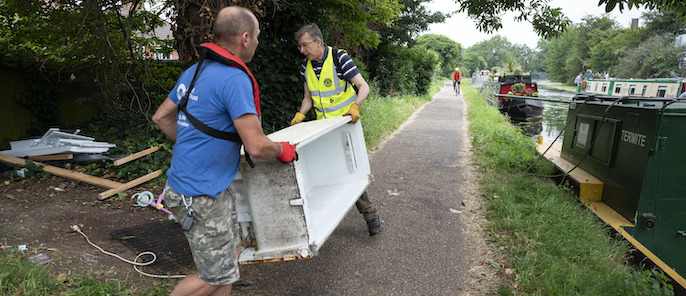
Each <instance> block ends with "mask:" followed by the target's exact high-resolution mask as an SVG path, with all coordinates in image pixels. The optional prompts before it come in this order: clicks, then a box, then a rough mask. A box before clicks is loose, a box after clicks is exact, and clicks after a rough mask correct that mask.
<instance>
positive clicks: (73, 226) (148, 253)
mask: <svg viewBox="0 0 686 296" xmlns="http://www.w3.org/2000/svg"><path fill="white" fill-rule="evenodd" d="M71 229H72V230H74V231H75V232H78V233H79V234H81V235H83V237H85V238H86V241H88V243H89V244H90V245H91V246H93V247H95V248H96V249H98V250H100V252H103V253H104V254H107V255H110V256H112V257H115V258H117V259H119V260H121V261H124V262H126V263H128V264H131V265H133V269H135V270H136V271H137V272H138V273H139V274H142V275H144V276H148V277H153V278H161V279H171V278H176V279H178V278H185V277H186V275H185V274H179V275H160V274H151V273H147V272H143V271H141V270H139V269H138V266H146V265H150V264H152V263H153V262H155V260H157V255H155V253H153V252H150V251H145V252H142V253H140V254H138V256H136V258H135V259H133V261H130V260H127V259H124V258H122V257H121V256H119V255H117V254H114V253H111V252H108V251H105V250H103V249H102V248H101V247H99V246H98V245H96V244H94V243H92V242H91V240H90V239H89V238H88V236H86V234H84V233H83V232H81V228H79V226H77V225H72V226H71ZM143 255H152V257H153V258H152V260H150V261H149V262H145V263H139V262H137V261H138V258H140V257H141V256H143Z"/></svg>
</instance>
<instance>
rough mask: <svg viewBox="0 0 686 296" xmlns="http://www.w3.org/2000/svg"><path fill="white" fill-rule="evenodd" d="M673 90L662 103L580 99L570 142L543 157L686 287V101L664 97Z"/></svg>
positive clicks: (573, 106)
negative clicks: (685, 165) (685, 168)
mask: <svg viewBox="0 0 686 296" xmlns="http://www.w3.org/2000/svg"><path fill="white" fill-rule="evenodd" d="M615 82H617V81H615ZM621 84H622V85H624V82H622V83H621ZM673 84H674V85H677V83H673ZM616 85H617V84H615V86H616ZM636 85H637V86H639V85H641V84H640V83H638V82H636ZM644 85H645V84H644ZM678 85H681V84H678ZM587 86H588V85H587ZM627 86H628V85H627ZM608 87H611V86H610V85H608ZM623 87H624V86H622V87H620V89H621V88H623ZM650 87H651V86H648V87H646V88H647V89H650ZM680 87H681V86H680ZM592 88H595V85H592ZM638 89H639V90H641V89H642V87H639V88H638ZM669 89H670V88H669V87H668V88H667V91H666V92H665V93H664V95H663V97H657V98H656V97H653V98H637V97H628V96H625V97H611V96H596V95H587V94H577V95H576V96H575V97H574V98H573V99H572V102H571V103H570V105H569V110H568V113H567V125H566V128H565V130H564V138H563V142H562V143H561V144H560V143H553V144H549V145H539V151H540V152H541V153H546V154H545V156H546V158H548V159H549V160H551V161H553V162H554V163H555V165H556V166H557V167H558V169H559V170H560V171H561V172H563V175H564V178H565V181H564V183H566V184H568V185H571V187H572V188H575V190H576V192H577V193H578V195H579V200H580V201H581V202H582V203H583V204H584V205H586V206H587V207H588V208H589V209H590V210H591V211H593V212H594V213H595V214H596V215H597V216H598V217H599V218H601V219H602V220H603V221H604V222H605V223H607V224H608V225H610V226H612V227H613V228H614V229H615V230H617V232H618V233H619V234H621V235H622V236H623V237H624V238H625V239H626V240H627V241H629V242H630V243H632V244H633V245H634V246H635V247H636V249H637V250H639V251H641V252H642V253H643V254H644V255H645V256H646V257H647V258H649V259H650V260H651V261H652V262H654V263H655V264H656V265H657V266H659V267H660V268H661V269H662V270H663V271H664V272H665V273H666V274H668V275H669V276H670V277H671V278H672V279H673V280H674V281H675V282H677V283H678V284H679V285H681V286H682V287H685V288H686V280H685V279H684V277H686V256H684V250H686V182H684V181H685V180H686V170H684V168H683V165H684V164H686V153H683V151H685V150H686V137H684V136H683V131H684V129H685V128H686V101H683V100H681V99H678V98H673V97H672V98H667V97H665V96H667V95H671V96H676V95H677V94H678V92H669V91H670V90H669ZM646 94H648V95H650V96H655V93H648V92H646ZM660 94H662V93H660ZM556 146H557V147H556ZM553 147H556V148H553ZM548 148H553V149H548ZM547 150H549V151H548V152H545V151H547ZM551 151H557V152H551Z"/></svg>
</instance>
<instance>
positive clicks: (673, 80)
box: [586, 77, 686, 83]
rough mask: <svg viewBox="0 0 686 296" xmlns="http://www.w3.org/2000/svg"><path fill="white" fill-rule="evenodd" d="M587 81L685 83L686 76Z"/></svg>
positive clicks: (592, 79)
mask: <svg viewBox="0 0 686 296" xmlns="http://www.w3.org/2000/svg"><path fill="white" fill-rule="evenodd" d="M586 80H587V81H589V82H590V81H597V82H602V81H608V82H611V81H614V82H659V83H683V82H685V81H686V78H681V77H675V78H610V79H604V78H588V79H586Z"/></svg>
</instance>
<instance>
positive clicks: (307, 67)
mask: <svg viewBox="0 0 686 296" xmlns="http://www.w3.org/2000/svg"><path fill="white" fill-rule="evenodd" d="M295 39H296V40H297V41H298V49H300V53H302V54H303V55H304V56H305V59H304V60H303V64H302V66H301V69H300V78H301V81H303V82H304V95H303V100H302V103H301V105H300V110H299V111H298V112H296V113H295V116H294V117H293V120H291V125H294V124H298V123H300V122H302V121H303V120H305V114H307V112H308V111H310V109H311V108H312V107H314V108H315V113H316V115H317V119H322V118H329V117H336V116H347V115H350V116H351V117H352V120H351V123H356V122H357V120H358V119H360V105H362V103H363V102H364V101H365V99H367V95H369V90H370V89H369V84H367V81H365V80H364V78H363V77H362V74H360V71H359V70H358V69H357V66H355V63H354V62H353V60H352V59H351V58H350V56H349V55H348V54H347V53H346V52H345V51H344V50H334V49H333V48H332V47H330V46H327V45H326V44H325V43H324V40H323V37H322V31H321V30H320V29H319V27H318V26H317V24H309V25H305V26H303V27H302V28H300V29H299V30H298V31H297V32H296V33H295ZM355 205H356V206H357V210H358V211H359V212H360V213H361V214H362V215H363V216H364V219H365V220H366V221H367V230H368V231H369V235H370V236H373V235H376V234H377V233H379V232H381V220H380V219H379V215H378V214H377V213H376V208H374V206H373V205H372V202H371V201H370V200H369V195H368V194H367V191H365V192H364V193H363V194H362V196H360V198H359V199H358V200H357V203H356V204H355Z"/></svg>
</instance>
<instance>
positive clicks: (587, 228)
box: [463, 83, 673, 295]
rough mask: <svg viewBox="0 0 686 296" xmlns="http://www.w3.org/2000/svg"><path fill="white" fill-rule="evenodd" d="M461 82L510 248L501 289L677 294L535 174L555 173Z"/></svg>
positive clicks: (500, 235)
mask: <svg viewBox="0 0 686 296" xmlns="http://www.w3.org/2000/svg"><path fill="white" fill-rule="evenodd" d="M469 85H470V84H469V83H465V84H463V90H464V97H465V99H466V100H467V102H468V104H469V109H468V117H469V121H470V133H471V135H472V136H473V142H472V145H473V151H474V159H475V162H476V164H477V165H478V167H479V174H480V178H481V184H480V188H481V191H482V193H483V195H484V196H485V197H486V198H487V199H488V202H487V208H488V210H489V214H488V219H489V221H490V223H489V227H488V229H489V231H490V232H491V233H492V240H493V241H494V242H495V243H497V244H498V245H500V246H502V247H503V248H505V250H506V252H507V254H508V255H507V261H506V264H505V265H506V266H505V267H507V268H512V269H514V270H515V277H514V283H513V284H512V285H510V286H507V287H501V289H499V293H500V294H501V295H511V294H517V295H673V292H672V287H671V285H669V284H668V281H667V279H666V277H665V276H664V275H663V274H662V273H661V272H659V271H651V270H641V269H635V267H633V266H629V265H628V264H627V254H628V251H629V249H630V246H629V244H628V243H627V242H626V241H624V240H621V239H620V238H617V237H613V236H612V233H611V231H610V230H611V229H609V228H608V227H606V226H605V225H604V224H602V222H601V221H600V220H599V219H598V218H596V216H594V215H593V214H592V213H591V212H590V211H589V210H587V209H586V208H585V207H584V206H583V205H582V204H581V203H579V202H578V201H577V199H576V198H575V197H574V196H572V195H571V194H570V193H568V192H567V191H566V190H564V188H558V187H556V186H553V185H552V184H551V183H550V182H549V181H548V180H546V179H543V178H539V177H534V176H532V175H534V174H536V175H546V174H550V173H551V172H552V171H553V166H552V164H551V163H549V162H547V161H543V162H539V163H538V164H537V165H536V166H534V167H533V168H532V169H530V170H529V171H528V172H527V168H528V167H529V166H530V165H531V164H532V163H534V161H535V160H536V158H538V155H539V153H538V152H537V151H536V148H535V146H534V145H535V143H534V141H533V140H532V139H531V138H529V137H526V136H524V135H522V133H521V131H520V130H519V129H518V128H516V127H514V126H513V125H512V124H510V123H509V122H508V121H507V119H506V118H505V117H504V116H503V115H501V114H500V113H499V112H498V111H497V110H496V109H495V108H493V107H491V106H489V105H487V104H486V102H485V100H484V99H483V97H482V96H481V95H479V93H478V91H476V90H475V89H474V88H472V87H471V86H469Z"/></svg>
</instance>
